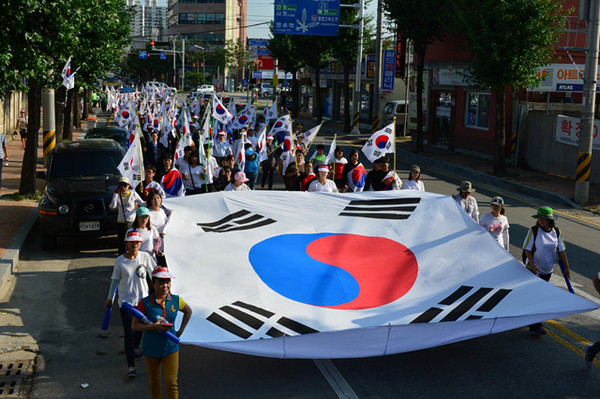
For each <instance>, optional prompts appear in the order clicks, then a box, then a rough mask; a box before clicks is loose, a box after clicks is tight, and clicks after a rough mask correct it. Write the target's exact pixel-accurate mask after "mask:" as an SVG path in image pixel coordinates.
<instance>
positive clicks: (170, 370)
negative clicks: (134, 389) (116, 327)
mask: <svg viewBox="0 0 600 399" xmlns="http://www.w3.org/2000/svg"><path fill="white" fill-rule="evenodd" d="M173 278H175V276H173V275H172V274H171V273H170V272H169V269H167V268H166V267H157V268H156V269H154V271H152V288H153V291H154V292H153V293H151V294H150V295H148V296H144V297H143V298H142V299H141V300H140V301H139V302H138V303H137V306H136V307H137V310H139V311H140V312H142V313H143V314H144V315H145V316H146V317H147V318H148V319H149V320H152V321H155V322H154V323H150V324H144V323H143V322H142V321H141V320H139V319H137V318H133V320H132V324H131V328H132V330H133V331H136V332H140V333H141V332H143V333H144V335H143V338H142V353H143V354H144V360H145V362H146V369H147V370H148V386H149V387H150V395H151V397H152V398H161V397H162V387H161V366H162V374H163V375H164V383H165V390H166V393H167V398H177V397H178V386H177V374H178V371H179V344H176V343H175V342H173V341H171V340H170V339H168V338H166V337H165V336H164V335H163V334H161V332H165V331H170V332H171V333H172V334H174V335H176V336H177V337H180V336H181V334H183V332H184V331H185V327H186V326H187V324H188V322H189V321H190V318H191V317H192V308H191V307H190V306H189V305H188V304H186V303H185V301H184V300H183V298H181V297H180V296H177V295H174V294H172V293H171V279H173ZM178 312H182V313H183V318H182V320H181V326H180V327H179V330H175V326H174V324H175V319H176V318H177V313H178Z"/></svg>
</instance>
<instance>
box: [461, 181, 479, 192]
mask: <svg viewBox="0 0 600 399" xmlns="http://www.w3.org/2000/svg"><path fill="white" fill-rule="evenodd" d="M457 190H458V191H462V192H465V193H472V192H474V191H475V189H474V188H473V185H472V184H471V182H470V181H467V180H465V181H463V182H461V183H460V187H457Z"/></svg>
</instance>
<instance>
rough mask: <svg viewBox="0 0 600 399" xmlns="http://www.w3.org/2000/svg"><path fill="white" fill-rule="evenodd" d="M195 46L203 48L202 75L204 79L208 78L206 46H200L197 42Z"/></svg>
mask: <svg viewBox="0 0 600 399" xmlns="http://www.w3.org/2000/svg"><path fill="white" fill-rule="evenodd" d="M194 47H196V48H197V49H199V50H202V75H203V76H204V79H205V80H206V62H205V61H204V56H205V51H206V49H205V48H204V47H201V46H198V45H197V44H194Z"/></svg>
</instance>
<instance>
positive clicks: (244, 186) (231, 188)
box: [223, 183, 252, 191]
mask: <svg viewBox="0 0 600 399" xmlns="http://www.w3.org/2000/svg"><path fill="white" fill-rule="evenodd" d="M223 191H252V190H251V189H250V187H248V185H247V184H246V183H243V184H242V185H241V186H239V187H236V186H234V185H233V183H229V184H228V185H227V186H226V187H225V189H224V190H223Z"/></svg>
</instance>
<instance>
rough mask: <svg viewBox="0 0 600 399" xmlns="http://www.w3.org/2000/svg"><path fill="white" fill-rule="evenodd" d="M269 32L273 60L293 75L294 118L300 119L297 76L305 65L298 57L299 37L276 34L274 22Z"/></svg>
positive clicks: (269, 47) (269, 46)
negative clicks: (297, 40) (297, 41)
mask: <svg viewBox="0 0 600 399" xmlns="http://www.w3.org/2000/svg"><path fill="white" fill-rule="evenodd" d="M269 30H270V31H271V39H269V45H268V46H267V48H268V49H269V51H270V52H271V55H272V56H273V58H276V59H277V62H278V66H279V68H280V69H282V70H283V71H285V72H289V73H291V74H292V118H293V119H296V118H298V110H299V108H300V107H299V105H300V82H299V80H298V78H297V76H296V75H297V74H298V71H299V70H300V68H302V66H303V65H304V63H303V62H302V60H301V59H300V57H298V49H297V45H296V39H297V38H298V35H282V34H275V33H274V31H273V23H272V22H271V24H270V27H269Z"/></svg>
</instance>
